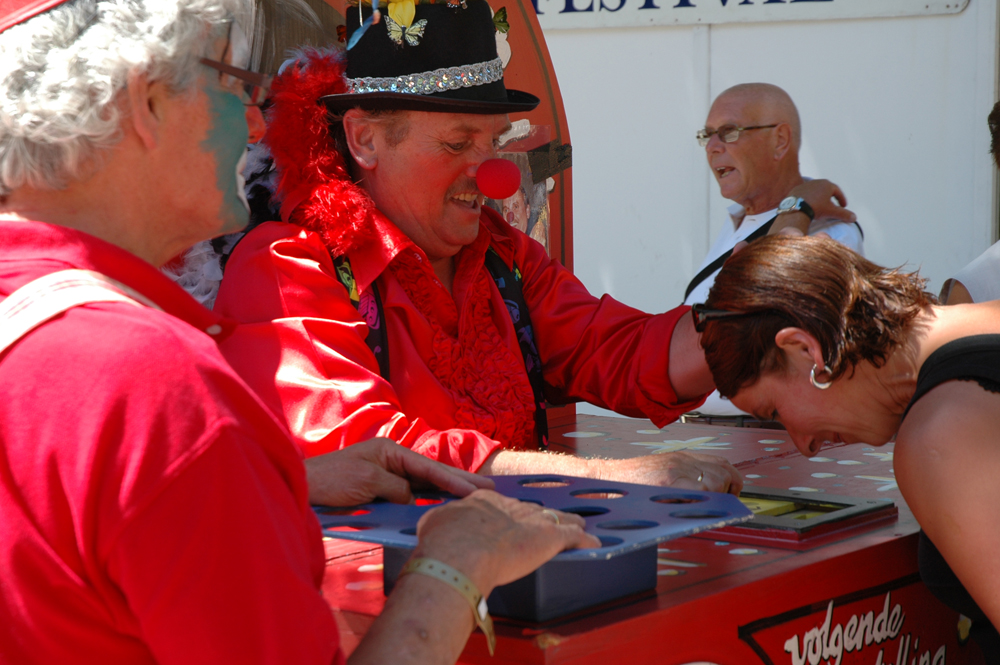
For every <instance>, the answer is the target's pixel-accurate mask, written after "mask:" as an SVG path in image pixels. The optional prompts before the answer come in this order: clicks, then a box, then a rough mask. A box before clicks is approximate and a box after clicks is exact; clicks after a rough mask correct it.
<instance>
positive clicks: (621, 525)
mask: <svg viewBox="0 0 1000 665" xmlns="http://www.w3.org/2000/svg"><path fill="white" fill-rule="evenodd" d="M654 526H660V525H659V524H657V523H656V522H651V521H649V520H612V521H610V522H600V523H599V524H598V525H597V528H598V529H612V530H614V531H637V530H639V529H652V528H653V527H654Z"/></svg>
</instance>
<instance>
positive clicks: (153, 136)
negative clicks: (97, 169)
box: [123, 72, 170, 150]
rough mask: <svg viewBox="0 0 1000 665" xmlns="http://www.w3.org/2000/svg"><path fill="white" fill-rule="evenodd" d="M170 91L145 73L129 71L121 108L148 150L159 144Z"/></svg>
mask: <svg viewBox="0 0 1000 665" xmlns="http://www.w3.org/2000/svg"><path fill="white" fill-rule="evenodd" d="M169 94H170V91H169V90H167V87H166V86H165V85H164V84H163V83H160V82H157V81H150V80H149V78H147V76H146V74H145V73H140V72H131V73H130V74H129V76H128V84H127V85H126V87H125V99H124V100H123V101H124V106H125V107H126V108H124V109H123V110H124V111H126V112H127V114H128V120H127V121H126V122H128V123H130V124H131V126H132V128H133V129H134V130H135V133H136V136H138V137H139V140H140V141H141V142H142V144H143V145H144V146H145V147H146V148H147V149H149V150H153V149H154V148H156V147H157V146H158V145H159V139H160V129H161V127H162V125H163V122H164V119H165V113H166V101H167V97H168V96H169Z"/></svg>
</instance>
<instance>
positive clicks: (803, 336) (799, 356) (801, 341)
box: [774, 328, 826, 367]
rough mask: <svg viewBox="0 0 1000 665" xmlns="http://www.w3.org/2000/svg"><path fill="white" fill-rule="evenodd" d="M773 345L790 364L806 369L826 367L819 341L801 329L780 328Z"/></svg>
mask: <svg viewBox="0 0 1000 665" xmlns="http://www.w3.org/2000/svg"><path fill="white" fill-rule="evenodd" d="M774 343H775V345H776V346H777V347H778V348H779V349H781V350H782V351H783V352H784V353H785V357H786V358H788V360H789V362H791V363H797V364H799V365H804V366H808V367H812V366H813V365H816V366H817V367H825V366H826V359H825V358H823V349H822V348H821V347H820V344H819V340H817V339H816V338H815V337H813V336H812V335H810V334H809V333H807V332H806V331H805V330H803V329H802V328H782V329H781V330H779V331H778V332H777V334H775V336H774Z"/></svg>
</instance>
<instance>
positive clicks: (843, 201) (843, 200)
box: [833, 185, 847, 208]
mask: <svg viewBox="0 0 1000 665" xmlns="http://www.w3.org/2000/svg"><path fill="white" fill-rule="evenodd" d="M833 198H835V199H837V203H839V204H840V207H841V208H846V207H847V196H846V195H845V194H844V192H843V190H841V189H840V187H838V186H837V185H834V186H833Z"/></svg>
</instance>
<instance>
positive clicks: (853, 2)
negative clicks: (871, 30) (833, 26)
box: [532, 0, 969, 30]
mask: <svg viewBox="0 0 1000 665" xmlns="http://www.w3.org/2000/svg"><path fill="white" fill-rule="evenodd" d="M532 2H533V3H534V5H535V10H536V11H537V12H538V21H539V22H540V23H541V25H542V27H543V28H545V29H546V30H551V29H558V28H604V27H625V26H641V25H710V24H713V23H744V22H761V21H812V20H822V19H847V18H876V17H893V16H918V15H927V14H957V13H959V12H961V11H962V10H963V9H965V8H966V7H967V6H968V4H969V0H532Z"/></svg>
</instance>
